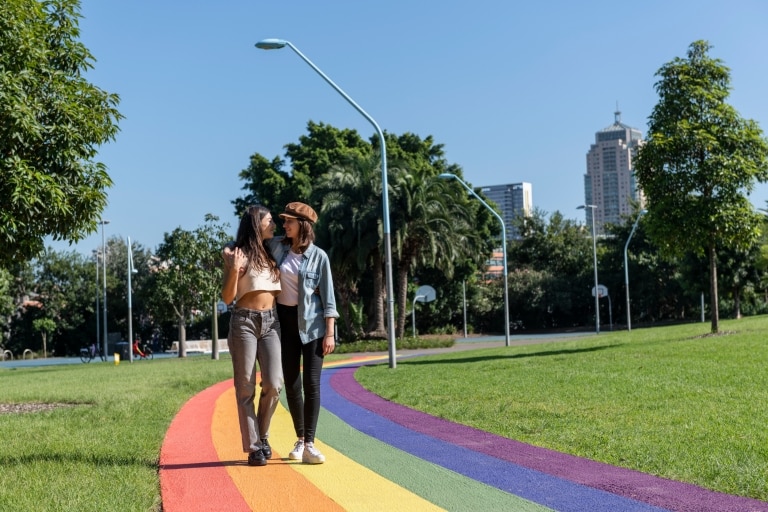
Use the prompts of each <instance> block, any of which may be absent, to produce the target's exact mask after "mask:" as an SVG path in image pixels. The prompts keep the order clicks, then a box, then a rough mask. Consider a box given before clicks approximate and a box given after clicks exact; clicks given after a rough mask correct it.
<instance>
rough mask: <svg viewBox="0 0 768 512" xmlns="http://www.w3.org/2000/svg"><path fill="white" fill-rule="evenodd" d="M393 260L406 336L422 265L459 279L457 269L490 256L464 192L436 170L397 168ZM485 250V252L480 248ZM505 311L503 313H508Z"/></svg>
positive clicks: (399, 320) (400, 324)
mask: <svg viewBox="0 0 768 512" xmlns="http://www.w3.org/2000/svg"><path fill="white" fill-rule="evenodd" d="M394 171H396V172H395V173H394V175H393V184H394V185H393V188H394V190H395V194H394V201H393V205H394V208H393V209H394V210H395V212H396V213H395V214H394V215H393V219H392V220H393V226H394V227H393V244H392V246H393V253H394V254H393V258H394V260H395V263H394V266H395V268H394V274H395V277H394V280H395V284H396V292H395V295H396V299H397V313H398V314H397V329H396V330H397V335H398V336H401V337H402V336H403V334H404V331H405V320H406V318H407V314H408V280H409V277H413V275H414V274H415V272H416V271H417V269H418V268H419V267H433V268H437V269H439V270H441V271H442V272H443V274H444V275H445V277H446V278H447V279H451V278H453V271H454V265H455V264H457V262H463V261H464V260H465V259H473V258H481V259H485V257H484V256H483V255H488V254H490V252H491V250H492V248H491V245H492V244H490V243H489V240H488V239H485V240H483V239H482V238H481V237H480V235H479V233H480V231H482V229H481V230H480V231H478V230H477V224H476V222H475V220H476V216H475V215H474V214H475V213H476V212H477V210H476V209H474V208H473V206H472V205H470V203H469V200H468V199H467V198H466V192H465V191H464V189H463V188H460V187H458V186H456V184H455V183H453V182H448V181H445V180H441V179H438V178H437V176H436V175H435V173H434V171H432V170H431V169H427V168H423V167H422V168H418V167H416V169H415V170H414V171H411V170H406V169H403V168H400V169H394ZM478 248H479V250H478ZM502 311H503V309H502Z"/></svg>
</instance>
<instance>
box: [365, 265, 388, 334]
mask: <svg viewBox="0 0 768 512" xmlns="http://www.w3.org/2000/svg"><path fill="white" fill-rule="evenodd" d="M384 272H385V269H384V266H383V261H382V257H381V254H380V253H379V252H378V251H376V252H374V255H373V300H372V302H371V310H370V315H369V317H368V336H369V337H371V338H386V337H387V328H386V327H385V324H384V309H385V307H384V304H385V302H386V300H387V292H386V290H385V289H384Z"/></svg>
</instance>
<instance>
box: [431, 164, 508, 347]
mask: <svg viewBox="0 0 768 512" xmlns="http://www.w3.org/2000/svg"><path fill="white" fill-rule="evenodd" d="M438 178H440V179H443V180H456V181H458V182H459V183H460V184H461V185H462V186H463V187H464V188H465V189H467V190H468V191H469V193H470V194H472V195H473V196H475V198H476V199H477V200H478V201H480V202H481V203H483V206H485V207H486V208H488V210H490V212H491V213H492V214H493V216H494V217H496V218H497V219H498V220H499V222H500V223H501V251H502V255H503V259H504V268H503V273H504V345H505V346H507V347H508V346H509V279H508V273H509V271H508V270H507V228H506V226H505V225H504V219H502V218H501V215H499V214H498V212H497V211H496V210H495V209H493V208H491V206H490V205H489V204H488V203H486V202H485V201H483V198H482V197H480V196H479V195H477V193H476V192H475V191H474V190H472V187H470V186H469V185H467V184H466V183H464V181H463V180H462V179H461V178H459V177H458V176H456V175H455V174H451V173H449V172H444V173H442V174H440V175H438Z"/></svg>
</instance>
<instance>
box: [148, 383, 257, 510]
mask: <svg viewBox="0 0 768 512" xmlns="http://www.w3.org/2000/svg"><path fill="white" fill-rule="evenodd" d="M230 387H232V380H231V379H230V380H226V381H224V382H220V383H218V384H215V385H213V386H211V387H209V388H208V389H206V390H204V391H203V392H201V393H198V394H197V395H195V396H193V397H192V398H191V399H189V401H188V402H187V403H186V404H184V406H183V407H182V408H181V410H180V411H179V413H178V414H177V415H176V417H175V418H174V419H173V421H172V422H171V426H170V427H169V428H168V432H167V433H166V435H165V440H164V441H163V446H162V448H161V449H160V493H161V496H162V500H163V510H164V511H165V512H203V511H218V510H227V511H228V512H237V511H250V510H251V509H250V507H249V506H248V505H247V504H246V502H245V500H244V499H243V497H242V495H241V494H240V491H239V490H238V489H237V487H235V484H234V483H233V482H232V479H231V478H230V476H229V473H227V468H226V467H225V464H231V462H227V463H224V462H222V461H220V460H219V457H218V455H217V453H216V449H215V448H214V446H213V440H212V438H211V422H212V419H213V416H212V414H211V412H212V411H213V410H214V406H215V404H216V399H217V398H218V397H219V396H220V395H221V394H222V393H223V392H224V391H226V390H227V389H228V388H230Z"/></svg>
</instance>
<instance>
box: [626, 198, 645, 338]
mask: <svg viewBox="0 0 768 512" xmlns="http://www.w3.org/2000/svg"><path fill="white" fill-rule="evenodd" d="M646 211H647V210H640V213H638V214H637V219H635V223H634V224H633V225H632V231H630V232H629V236H628V237H627V243H625V244H624V290H626V292H627V330H628V331H631V330H632V318H631V317H630V315H629V265H628V264H627V248H628V247H629V241H630V240H632V235H634V234H635V230H636V229H637V224H638V223H639V222H640V217H642V216H643V214H644V213H646Z"/></svg>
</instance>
